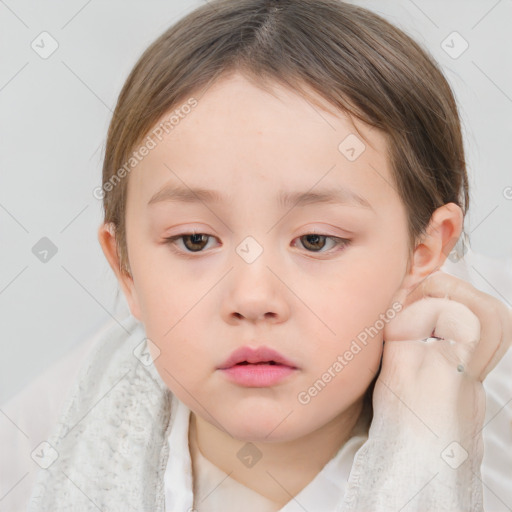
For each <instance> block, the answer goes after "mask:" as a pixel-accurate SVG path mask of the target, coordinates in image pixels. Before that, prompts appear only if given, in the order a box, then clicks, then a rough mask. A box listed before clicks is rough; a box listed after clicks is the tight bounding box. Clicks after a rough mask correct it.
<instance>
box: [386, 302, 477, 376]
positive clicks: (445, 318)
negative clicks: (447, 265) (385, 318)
mask: <svg viewBox="0 0 512 512" xmlns="http://www.w3.org/2000/svg"><path fill="white" fill-rule="evenodd" d="M431 334H434V335H435V336H436V337H439V338H442V340H439V341H438V342H436V343H437V345H442V347H439V350H440V353H442V354H443V355H444V356H445V357H446V358H447V359H448V360H449V362H450V363H451V364H453V366H454V368H455V367H457V366H458V365H459V364H462V365H463V366H464V367H469V361H470V360H471V358H472V353H473V351H474V349H475V347H476V345H477V344H478V341H479V339H480V322H479V320H478V318H477V317H476V315H475V314H474V313H473V312H472V311H471V310H470V309H469V308H467V307H466V306H464V305H463V304H461V303H459V302H455V301H451V300H448V299H441V298H431V297H429V298H425V299H420V300H418V301H416V302H415V303H413V304H412V305H410V306H408V307H407V308H405V309H404V310H403V311H401V312H400V313H399V314H398V315H397V316H396V317H395V318H394V319H393V320H391V321H390V322H389V323H388V324H387V325H386V327H385V329H384V339H385V341H386V342H389V341H408V340H422V339H425V338H429V337H430V336H431Z"/></svg>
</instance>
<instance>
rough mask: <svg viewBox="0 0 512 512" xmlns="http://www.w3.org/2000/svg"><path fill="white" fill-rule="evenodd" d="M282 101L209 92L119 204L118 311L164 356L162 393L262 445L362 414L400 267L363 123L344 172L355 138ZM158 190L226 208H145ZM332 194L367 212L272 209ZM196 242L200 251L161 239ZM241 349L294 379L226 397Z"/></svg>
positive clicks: (338, 206)
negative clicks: (126, 265)
mask: <svg viewBox="0 0 512 512" xmlns="http://www.w3.org/2000/svg"><path fill="white" fill-rule="evenodd" d="M278 90H279V94H280V99H279V100H278V99H276V98H275V97H273V96H271V95H269V94H267V93H265V92H264V91H262V90H260V89H258V88H256V87H255V86H254V85H252V84H251V83H250V82H248V81H246V80H245V79H244V78H242V77H241V76H240V75H235V76H233V77H231V78H228V79H224V80H223V81H221V82H218V83H217V84H215V85H214V86H213V87H211V88H210V89H208V91H207V92H206V94H205V95H204V96H203V97H202V98H201V99H200V100H199V103H198V105H197V106H196V107H195V108H193V109H192V111H191V113H190V114H189V115H188V116H187V117H185V118H184V119H181V120H180V122H179V124H178V125H177V126H175V128H174V129H173V130H172V131H171V132H170V134H169V135H167V136H166V137H165V138H164V139H163V140H162V141H161V142H159V143H158V144H157V146H156V147H155V148H154V149H152V150H151V151H150V152H149V154H148V155H147V156H146V157H145V158H144V159H143V160H142V162H141V163H139V164H138V166H137V167H136V168H135V169H134V170H133V171H132V173H131V175H130V177H129V188H128V205H127V246H128V255H129V261H130V269H131V272H132V275H133V282H132V281H131V280H130V279H129V280H128V283H127V288H126V289H127V290H128V292H127V298H128V301H129V303H130V307H131V310H132V313H133V314H134V315H135V316H136V317H137V318H139V320H140V321H141V322H143V324H144V326H145V328H146V333H147V336H148V338H149V339H150V340H152V341H153V343H154V344H155V345H156V346H157V347H158V348H159V350H160V351H161V353H160V355H159V357H158V358H157V359H156V361H155V365H156V367H157V369H158V371H159V373H160V375H161V377H162V379H163V380H164V381H165V382H166V383H167V385H168V386H169V388H170V389H171V391H172V392H173V393H174V394H176V395H177V396H178V397H179V398H180V400H182V401H183V402H184V403H185V404H187V405H188V406H189V407H190V408H191V409H192V410H193V411H194V412H195V413H196V414H198V415H200V416H201V417H203V418H204V419H205V420H207V421H209V422H210V423H213V424H215V425H216V426H218V427H219V428H222V429H223V430H226V431H227V432H229V433H230V434H231V435H233V436H234V437H236V438H239V439H242V440H255V441H257V440H260V441H267V442H271V441H277V440H281V441H286V440H291V439H295V438H298V437H300V436H303V435H306V434H308V433H310V432H313V431H314V430H316V429H318V428H320V427H322V426H324V425H326V424H327V423H329V422H331V421H333V420H334V421H336V420H337V419H339V418H340V417H341V416H342V415H343V413H344V411H346V410H347V408H348V407H349V406H350V405H352V404H354V403H355V402H357V401H359V400H361V398H362V395H363V393H364V392H365V390H366V389H367V387H368V385H369V384H370V382H371V380H372V378H373V377H374V375H375V373H376V371H377V369H378V366H379V362H380V357H381V352H382V332H381V330H380V331H379V332H378V334H376V335H375V327H377V329H379V328H380V329H382V325H383V322H384V321H385V319H388V320H389V319H390V318H391V317H392V316H394V311H393V309H392V307H391V303H392V300H393V296H394V294H395V293H396V292H397V290H398V289H399V288H400V287H401V285H402V281H403V279H404V277H405V274H406V267H407V256H408V236H407V217H406V211H405V208H404V206H403V204H402V202H401V201H400V199H399V196H398V195H397V192H396V191H395V189H394V186H393V185H392V183H393V180H392V176H391V171H390V168H389V164H388V162H387V158H386V156H385V155H386V147H385V143H384V139H383V137H382V135H381V134H379V133H378V132H377V130H369V129H368V128H367V127H365V126H363V125H362V124H358V127H359V129H360V130H361V132H362V133H363V134H365V136H367V137H368V138H369V140H370V142H371V144H372V146H373V147H370V146H369V145H366V149H365V150H364V152H363V153H362V154H360V156H359V157H358V158H357V159H355V160H354V161H349V159H348V158H347V157H346V155H348V156H350V157H351V158H352V159H353V156H357V153H358V151H360V148H359V147H358V146H354V141H353V140H352V141H350V139H349V140H348V142H346V143H344V145H342V150H340V149H339V148H338V146H339V145H340V143H341V142H342V141H343V140H344V139H345V138H346V137H347V136H349V135H350V134H356V135H357V132H356V131H355V130H354V129H353V126H352V125H351V123H350V122H349V121H348V120H347V118H345V117H344V116H342V115H341V114H340V115H339V116H336V117H334V116H333V115H330V114H327V113H326V112H324V111H321V110H320V109H319V108H318V107H314V106H312V105H311V104H310V103H308V102H307V101H306V100H305V99H303V97H301V96H299V95H296V94H295V93H293V92H291V91H289V90H287V89H282V88H279V89H278ZM352 137H353V135H352ZM354 140H355V139H354ZM350 147H354V148H355V151H354V155H352V152H351V151H350V149H347V148H350ZM168 185H172V186H174V187H180V188H181V189H184V190H185V192H187V191H191V190H192V189H195V188H202V189H211V190H213V191H215V193H216V194H218V195H219V196H222V199H220V200H219V201H218V202H216V201H209V200H208V199H206V198H204V197H201V199H200V200H190V198H189V200H187V201H183V200H174V201H158V202H154V203H152V204H150V205H148V202H149V201H150V199H151V198H152V197H153V196H154V195H155V194H156V193H157V192H159V191H160V190H161V189H162V188H163V187H164V186H168ZM341 189H344V190H345V191H351V193H354V194H358V195H359V196H362V198H364V200H366V202H367V203H369V205H370V206H369V207H368V206H365V205H362V204H360V203H358V202H356V201H355V200H354V199H353V198H352V197H350V196H349V195H348V192H345V193H344V198H345V199H344V202H343V203H326V202H324V203H315V202H314V201H306V202H304V203H303V204H297V205H296V206H294V204H295V203H294V202H292V203H290V204H286V205H282V204H280V202H279V201H278V197H279V195H280V194H281V193H282V192H286V193H289V194H293V193H296V192H303V193H320V191H326V190H327V191H328V192H332V193H334V192H335V191H339V190H341ZM187 197H188V196H187ZM192 198H194V195H193V194H192ZM193 231H195V232H196V233H198V234H206V235H209V238H207V237H203V238H201V237H200V236H199V237H197V238H196V239H194V238H193V237H189V238H187V237H185V238H184V239H178V240H177V241H176V242H175V244H174V245H173V246H172V245H170V244H169V243H168V242H166V240H165V239H166V237H171V236H176V235H180V234H182V235H186V234H191V233H192V232H193ZM315 233H316V234H318V235H326V236H327V235H328V236H331V237H339V238H340V239H348V240H350V242H349V243H348V244H347V245H345V246H344V245H343V244H342V243H341V244H339V245H336V241H337V239H336V238H334V239H331V238H322V237H321V236H320V237H319V238H316V239H315V237H314V234H315ZM306 235H310V236H306ZM248 237H249V238H248ZM247 238H248V239H247ZM172 247H174V248H175V250H173V249H172ZM194 250H195V251H199V252H193V251H194ZM176 251H177V252H176ZM201 251H202V252H201ZM260 251H261V254H259V252H260ZM258 254H259V255H258ZM126 289H125V291H126ZM365 328H366V329H367V330H366V331H365ZM365 332H366V337H367V340H366V345H365V343H364V342H362V341H360V340H362V339H363V338H364V334H361V333H365ZM369 332H370V334H368V333H369ZM358 335H360V336H359V338H358ZM372 335H373V337H372ZM353 340H357V343H356V344H354V343H353ZM248 345H249V346H252V347H258V346H262V345H264V346H265V347H270V348H272V349H274V350H276V351H278V352H279V353H281V354H282V355H283V356H285V357H286V358H288V359H290V360H291V361H293V362H294V363H295V365H296V366H297V369H296V370H294V371H293V372H292V373H291V374H289V375H288V376H287V377H285V378H284V379H283V380H281V381H280V382H278V383H277V384H274V385H266V386H263V387H250V386H246V385H242V384H239V383H234V382H232V381H231V380H229V379H228V377H227V376H226V374H225V372H224V371H223V370H220V369H218V368H219V367H220V366H222V363H223V362H224V361H225V360H226V359H227V358H228V357H229V356H230V354H231V353H232V352H233V351H234V350H235V349H237V348H240V347H243V346H248ZM356 345H357V346H356ZM347 351H348V352H349V353H350V354H351V355H352V357H351V355H350V354H349V353H347ZM336 362H338V364H336ZM340 365H341V370H340ZM326 373H327V374H328V375H326ZM329 377H330V378H329ZM319 381H320V383H319ZM315 383H316V386H317V391H316V392H315V390H313V391H311V387H312V386H315ZM318 390H320V391H318Z"/></svg>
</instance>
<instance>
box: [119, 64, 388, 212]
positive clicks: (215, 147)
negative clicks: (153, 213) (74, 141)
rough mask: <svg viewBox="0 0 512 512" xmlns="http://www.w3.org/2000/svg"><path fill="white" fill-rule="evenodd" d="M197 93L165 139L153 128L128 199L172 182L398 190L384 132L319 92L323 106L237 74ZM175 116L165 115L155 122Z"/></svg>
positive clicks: (372, 194) (257, 188)
mask: <svg viewBox="0 0 512 512" xmlns="http://www.w3.org/2000/svg"><path fill="white" fill-rule="evenodd" d="M195 98H196V99H197V104H196V105H195V106H194V107H193V108H187V109H184V110H183V112H185V111H186V112H187V113H186V114H185V113H183V112H182V115H180V116H174V120H173V124H172V127H171V128H169V126H168V130H167V131H168V133H165V132H163V133H160V139H161V140H159V139H157V138H156V137H155V136H154V135H153V139H154V141H155V147H154V148H153V149H151V151H149V153H148V154H147V155H146V156H145V157H144V158H143V159H142V161H140V162H139V163H138V165H137V166H136V167H135V169H134V171H133V172H132V173H131V176H130V180H129V193H128V196H129V198H131V199H130V200H129V203H130V202H134V203H140V204H141V205H142V204H144V206H145V205H147V203H148V202H149V201H150V200H151V198H152V197H153V196H154V194H155V193H156V192H158V191H159V190H160V189H161V188H162V186H164V185H165V184H169V183H170V184H176V185H181V186H182V188H183V187H198V188H210V189H215V190H219V191H223V192H225V193H226V195H228V196H229V195H231V197H232V198H233V195H232V194H230V191H232V192H233V191H235V190H236V191H237V195H240V194H242V195H243V194H244V193H245V194H248V195H249V196H252V197H254V196H257V195H258V194H259V193H260V192H261V194H263V195H265V197H269V195H270V193H271V192H273V191H277V190H281V191H283V190H287V189H289V190H290V191H292V190H298V189H304V190H306V189H313V190H314V188H315V187H321V188H323V189H325V188H328V187H337V186H339V185H346V186H348V187H350V188H351V189H356V190H359V191H360V192H361V194H359V195H361V196H363V195H366V197H367V199H368V201H369V202H372V201H375V200H377V201H378V200H379V198H380V199H381V200H383V199H385V198H386V195H387V197H388V199H389V197H390V196H393V195H395V196H396V192H395V190H394V186H393V185H392V182H393V179H392V177H391V172H390V169H389V164H388V158H387V145H386V139H385V136H384V135H383V134H382V133H381V132H379V131H378V130H376V129H373V128H372V127H369V126H368V125H365V124H363V123H361V122H360V121H358V120H355V119H353V118H351V117H349V116H347V115H346V114H344V113H342V112H333V111H332V110H333V107H332V106H329V105H328V104H327V103H326V102H324V101H323V99H322V98H320V97H318V96H317V98H318V102H320V103H322V102H324V104H325V109H323V108H321V107H320V106H319V105H318V104H316V102H315V103H313V102H312V101H310V100H309V99H308V98H305V97H304V96H302V95H300V94H298V93H297V92H294V91H291V90H289V89H287V88H285V87H282V86H279V85H275V86H274V88H273V90H272V93H269V92H268V91H265V90H263V89H261V88H260V87H258V86H257V85H255V84H254V83H252V82H251V81H249V80H248V79H246V78H245V77H243V76H242V75H239V74H234V75H231V76H228V77H225V78H223V79H220V80H219V81H218V82H216V83H214V84H213V85H212V86H211V87H209V88H208V89H207V91H206V92H205V93H204V94H203V95H202V96H198V97H195ZM179 108H180V105H175V106H174V107H173V112H174V111H175V110H176V109H178V110H179ZM328 109H330V112H329V111H328ZM169 116H170V113H166V114H165V115H164V116H162V117H161V119H160V120H159V121H158V122H157V123H156V124H155V129H158V127H159V126H160V127H161V126H163V125H162V123H165V122H166V120H168V119H169ZM155 129H153V130H152V131H150V135H151V134H152V133H153V134H154V133H155ZM160 132H162V130H160ZM242 183H245V184H246V187H245V188H244V187H242V185H241V184H242ZM386 189H389V190H386ZM395 198H396V197H395ZM281 199H282V194H281Z"/></svg>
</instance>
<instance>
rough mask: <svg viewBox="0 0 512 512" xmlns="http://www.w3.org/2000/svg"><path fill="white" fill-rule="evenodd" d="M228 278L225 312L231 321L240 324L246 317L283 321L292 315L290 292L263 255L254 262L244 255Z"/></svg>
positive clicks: (247, 318) (250, 319)
mask: <svg viewBox="0 0 512 512" xmlns="http://www.w3.org/2000/svg"><path fill="white" fill-rule="evenodd" d="M227 281H228V284H227V287H228V292H227V294H226V296H225V299H224V303H223V306H222V313H223V316H224V318H225V320H226V321H227V322H228V323H231V324H239V323H240V322H243V321H244V320H245V321H249V322H252V323H259V322H262V321H266V322H271V323H281V322H284V321H286V319H287V318H288V317H289V315H290V304H289V295H290V294H291V292H290V291H289V290H288V289H287V287H286V284H285V282H286V280H285V279H283V276H280V275H279V271H276V270H274V269H272V268H271V267H270V266H269V261H268V260H267V259H266V258H265V257H264V254H261V255H260V256H259V257H258V258H257V259H256V260H255V261H252V262H251V263H248V262H247V261H245V260H244V259H243V258H240V259H239V260H238V261H237V260H236V259H235V262H234V266H233V269H232V270H231V272H230V273H229V275H228V276H227Z"/></svg>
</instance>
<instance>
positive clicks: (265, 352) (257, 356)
mask: <svg viewBox="0 0 512 512" xmlns="http://www.w3.org/2000/svg"><path fill="white" fill-rule="evenodd" d="M244 361H245V362H247V363H265V362H270V361H273V362H274V363H278V364H282V365H285V366H290V367H292V368H296V365H295V364H294V363H293V361H290V360H289V359H287V358H286V357H284V356H283V355H281V354H280V353H279V352H276V351H275V350H274V349H271V348H268V347H257V348H251V347H249V346H245V347H240V348H237V349H236V350H235V351H233V352H232V353H231V355H230V356H229V357H228V359H226V361H224V362H223V363H222V364H221V365H220V366H219V369H220V370H224V369H226V368H231V367H232V366H234V365H236V364H238V363H243V362H244Z"/></svg>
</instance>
